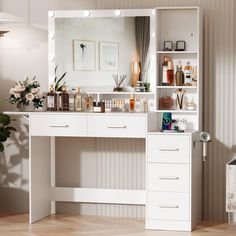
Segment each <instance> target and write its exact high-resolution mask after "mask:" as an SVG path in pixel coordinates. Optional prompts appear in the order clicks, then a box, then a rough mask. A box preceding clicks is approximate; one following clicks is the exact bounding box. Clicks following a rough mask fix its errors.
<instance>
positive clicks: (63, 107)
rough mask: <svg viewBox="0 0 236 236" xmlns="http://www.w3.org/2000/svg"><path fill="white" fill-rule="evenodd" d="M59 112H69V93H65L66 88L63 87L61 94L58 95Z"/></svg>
mask: <svg viewBox="0 0 236 236" xmlns="http://www.w3.org/2000/svg"><path fill="white" fill-rule="evenodd" d="M59 101H60V103H59V104H60V106H59V110H60V111H69V93H67V91H66V87H65V86H63V88H62V92H61V93H60V94H59Z"/></svg>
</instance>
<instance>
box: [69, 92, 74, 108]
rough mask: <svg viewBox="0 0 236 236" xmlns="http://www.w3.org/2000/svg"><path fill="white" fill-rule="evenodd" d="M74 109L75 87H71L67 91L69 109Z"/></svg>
mask: <svg viewBox="0 0 236 236" xmlns="http://www.w3.org/2000/svg"><path fill="white" fill-rule="evenodd" d="M74 110H75V89H74V88H73V89H71V91H70V93H69V111H74Z"/></svg>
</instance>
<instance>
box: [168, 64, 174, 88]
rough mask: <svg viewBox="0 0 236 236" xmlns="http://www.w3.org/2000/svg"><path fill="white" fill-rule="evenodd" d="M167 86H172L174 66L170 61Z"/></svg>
mask: <svg viewBox="0 0 236 236" xmlns="http://www.w3.org/2000/svg"><path fill="white" fill-rule="evenodd" d="M167 84H168V85H170V86H172V85H174V66H173V62H172V61H168V68H167Z"/></svg>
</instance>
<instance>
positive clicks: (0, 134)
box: [0, 130, 8, 142]
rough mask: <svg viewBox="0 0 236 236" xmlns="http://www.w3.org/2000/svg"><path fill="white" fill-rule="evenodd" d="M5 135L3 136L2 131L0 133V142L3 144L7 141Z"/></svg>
mask: <svg viewBox="0 0 236 236" xmlns="http://www.w3.org/2000/svg"><path fill="white" fill-rule="evenodd" d="M7 138H8V137H7V135H6V134H5V132H4V131H2V130H1V131H0V142H5V141H6V140H7Z"/></svg>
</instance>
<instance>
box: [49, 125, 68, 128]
mask: <svg viewBox="0 0 236 236" xmlns="http://www.w3.org/2000/svg"><path fill="white" fill-rule="evenodd" d="M50 127H51V128H68V127H69V125H50Z"/></svg>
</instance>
